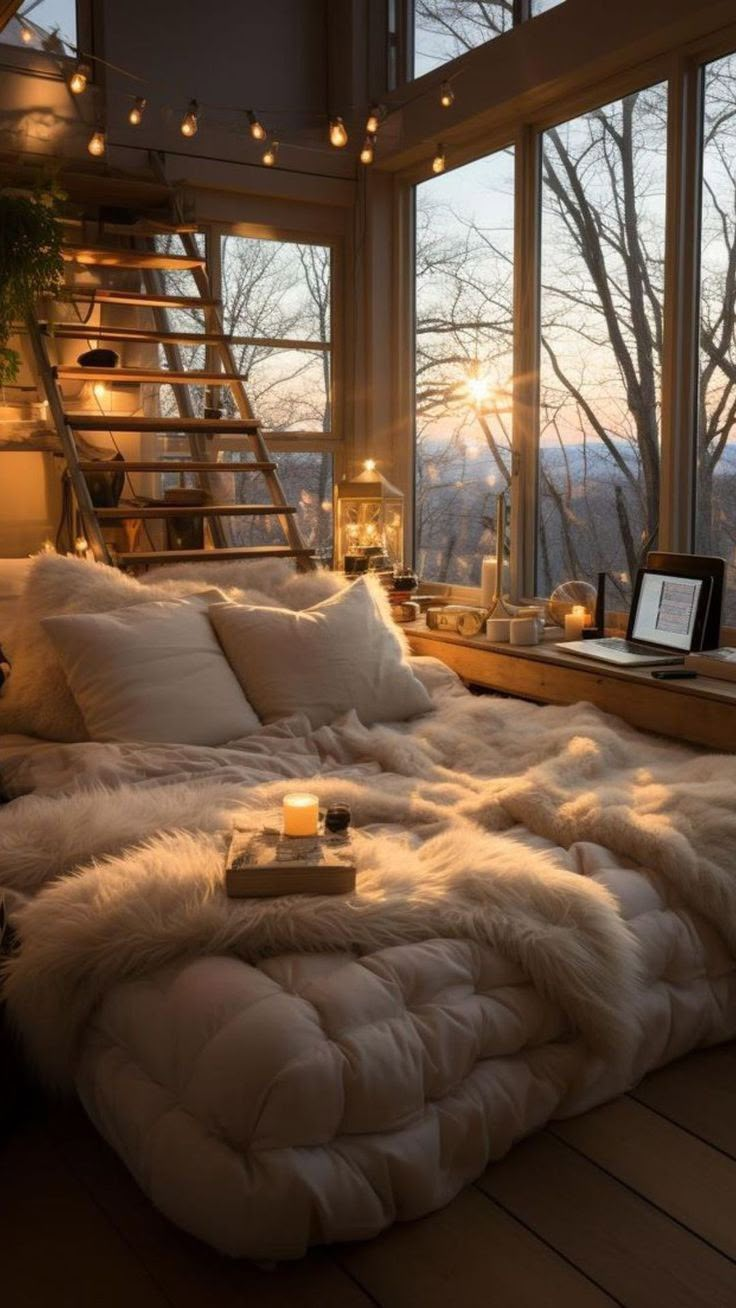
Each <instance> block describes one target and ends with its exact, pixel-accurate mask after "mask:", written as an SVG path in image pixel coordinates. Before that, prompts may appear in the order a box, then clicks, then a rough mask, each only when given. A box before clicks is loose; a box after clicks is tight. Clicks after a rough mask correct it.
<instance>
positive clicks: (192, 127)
mask: <svg viewBox="0 0 736 1308" xmlns="http://www.w3.org/2000/svg"><path fill="white" fill-rule="evenodd" d="M198 112H199V105H198V104H197V101H196V100H190V101H189V108H188V109H187V111H186V113H185V115H184V117H183V118H182V120H181V127H180V129H179V130H180V132H181V134H182V136H196V135H197V128H198V127H199V123H198V122H197V114H198Z"/></svg>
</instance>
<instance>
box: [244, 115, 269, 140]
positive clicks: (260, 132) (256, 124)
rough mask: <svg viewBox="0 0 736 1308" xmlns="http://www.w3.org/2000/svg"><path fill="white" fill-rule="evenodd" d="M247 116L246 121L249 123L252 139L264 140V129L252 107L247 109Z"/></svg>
mask: <svg viewBox="0 0 736 1308" xmlns="http://www.w3.org/2000/svg"><path fill="white" fill-rule="evenodd" d="M247 118H248V122H249V123H250V134H251V136H252V137H253V140H254V141H265V139H266V129H265V127H264V126H263V123H262V122H260V121H259V120H258V119H257V118H256V116H255V114H254V113H253V110H252V109H248V111H247Z"/></svg>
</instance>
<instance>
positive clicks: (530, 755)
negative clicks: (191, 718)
mask: <svg viewBox="0 0 736 1308" xmlns="http://www.w3.org/2000/svg"><path fill="white" fill-rule="evenodd" d="M207 575H208V580H211V579H212V573H211V572H208V574H207ZM305 585H311V586H313V585H314V582H307V583H305ZM279 598H280V599H283V594H282V593H281V594H280V596H279ZM312 598H313V594H311V593H310V595H309V599H310V600H311V599H312ZM412 671H413V673H414V675H415V676H416V677H417V679H418V680H419V681H420V682H421V684H422V685H423V687H424V688H425V690H426V691H427V694H428V695H429V696H430V698H431V712H426V713H423V714H422V715H421V716H418V717H416V718H412V719H411V720H409V721H406V722H401V723H385V722H377V723H374V724H373V725H370V726H366V725H364V723H363V722H362V721H361V720H360V719H359V718H358V716H357V715H356V713H355V712H354V711H347V712H343V713H341V714H340V715H339V716H338V717H336V718H335V719H334V720H332V721H329V722H326V723H322V724H321V725H319V726H315V725H314V724H313V723H312V722H310V721H309V719H308V718H307V717H305V716H304V715H302V714H299V713H296V714H293V715H291V716H290V717H288V718H280V719H279V720H277V721H275V722H271V723H265V724H263V725H261V726H260V727H259V728H258V729H257V730H256V731H254V732H250V733H249V734H248V735H246V736H244V737H242V738H238V739H234V740H231V741H228V742H227V743H226V744H223V745H218V746H211V745H191V744H188V745H187V744H161V743H154V744H152V743H145V742H143V743H142V742H138V743H136V742H135V741H117V742H115V741H107V742H100V741H93V740H69V741H62V742H59V741H50V740H43V739H40V738H38V737H37V736H36V737H32V736H29V735H26V734H22V733H18V732H8V733H6V734H5V735H4V736H3V737H2V739H1V741H0V777H1V778H2V782H3V786H4V788H5V791H6V794H7V796H8V797H9V798H10V800H11V802H10V803H8V804H6V805H5V806H4V807H3V809H2V810H0V884H1V885H2V887H3V890H4V893H5V897H6V901H7V902H8V904H9V905H10V909H11V912H12V914H13V917H14V921H15V923H16V926H17V929H18V931H19V933H20V936H21V941H22V944H21V949H20V951H19V953H18V955H17V956H16V957H15V958H14V959H13V960H12V962H11V965H10V967H9V969H8V970H7V974H6V979H5V998H6V1004H7V1006H8V1010H9V1013H10V1015H11V1017H12V1018H13V1020H14V1022H15V1023H16V1025H17V1026H18V1028H19V1030H20V1032H21V1034H22V1036H23V1039H24V1042H25V1045H26V1048H27V1050H28V1053H29V1056H30V1058H31V1060H32V1062H33V1064H34V1065H35V1067H36V1069H37V1072H38V1074H39V1075H40V1076H41V1077H43V1078H44V1079H45V1080H46V1082H47V1083H48V1084H49V1085H51V1086H55V1087H58V1088H60V1089H61V1090H63V1091H65V1092H68V1093H70V1092H76V1093H77V1094H78V1095H79V1096H80V1098H81V1100H82V1103H83V1104H84V1106H85V1109H86V1111H87V1112H88V1114H89V1116H90V1117H91V1119H92V1121H93V1122H94V1123H95V1125H96V1127H97V1128H98V1129H99V1131H100V1132H101V1133H102V1135H103V1136H104V1137H105V1138H106V1139H107V1140H108V1141H109V1143H110V1144H111V1145H112V1146H113V1148H114V1149H115V1150H116V1151H117V1152H118V1154H119V1155H120V1156H121V1158H122V1159H123V1160H124V1162H125V1163H126V1165H127V1166H128V1167H129V1169H130V1170H131V1172H132V1173H133V1175H134V1176H135V1178H136V1179H137V1181H138V1183H139V1184H140V1185H141V1187H142V1188H143V1189H144V1191H145V1192H146V1193H147V1194H148V1195H149V1196H150V1198H151V1200H152V1202H153V1203H154V1204H156V1205H157V1207H159V1208H160V1209H161V1211H163V1212H164V1213H165V1214H166V1215H167V1216H168V1217H169V1218H170V1219H171V1220H173V1221H174V1222H176V1223H178V1224H179V1225H180V1226H181V1227H183V1228H185V1229H186V1230H188V1231H190V1232H192V1233H193V1234H195V1235H196V1236H198V1237H200V1238H201V1239H203V1240H205V1241H208V1242H209V1243H210V1244H212V1245H213V1246H214V1247H216V1248H217V1249H219V1250H221V1251H223V1252H226V1253H228V1254H231V1255H234V1256H240V1257H249V1258H255V1259H273V1260H279V1259H290V1258H297V1257H299V1256H301V1255H302V1254H303V1253H304V1252H305V1250H306V1249H307V1248H308V1247H309V1246H310V1245H312V1244H319V1243H324V1242H330V1241H338V1240H352V1239H363V1238H368V1237H370V1236H372V1235H375V1234H376V1233H377V1232H379V1231H380V1230H382V1229H383V1228H385V1227H386V1226H388V1225H389V1224H390V1223H392V1222H394V1221H396V1220H405V1219H409V1218H414V1217H418V1216H420V1215H422V1214H424V1213H427V1212H429V1211H431V1210H433V1209H435V1208H437V1207H439V1206H440V1205H442V1204H444V1203H446V1202H448V1201H449V1200H450V1199H451V1198H452V1197H453V1196H454V1195H455V1194H456V1193H457V1192H458V1190H459V1189H460V1188H461V1187H462V1186H463V1185H464V1184H466V1183H468V1182H469V1181H471V1180H472V1179H473V1178H475V1177H477V1176H478V1175H479V1174H480V1173H481V1172H482V1171H483V1169H484V1168H485V1167H486V1166H487V1165H488V1163H489V1161H491V1160H493V1159H495V1158H499V1157H501V1156H502V1155H503V1154H504V1153H505V1152H506V1151H507V1150H508V1149H509V1148H510V1147H511V1146H512V1145H513V1143H514V1141H516V1140H518V1139H519V1138H520V1137H522V1136H524V1135H526V1134H528V1133H529V1132H531V1131H533V1130H535V1129H536V1128H538V1127H540V1126H541V1125H542V1124H543V1123H544V1122H546V1121H548V1120H549V1119H550V1118H553V1117H565V1116H570V1115H573V1114H576V1113H580V1112H582V1111H584V1110H585V1109H587V1108H589V1107H591V1106H593V1105H595V1104H598V1103H601V1102H603V1101H604V1100H606V1099H609V1098H611V1097H612V1096H614V1095H616V1094H618V1093H620V1092H622V1091H623V1090H624V1089H626V1088H627V1087H629V1086H631V1085H633V1084H634V1083H636V1082H637V1081H638V1080H639V1079H640V1078H641V1077H642V1076H643V1075H644V1074H645V1073H646V1072H647V1071H649V1070H650V1069H652V1068H654V1067H656V1066H659V1065H661V1064H663V1063H665V1062H667V1061H669V1060H671V1059H674V1058H677V1057H678V1056H680V1055H682V1054H683V1053H685V1052H687V1051H688V1050H690V1049H692V1048H694V1047H696V1046H699V1045H706V1044H711V1043H715V1042H718V1041H723V1040H727V1039H730V1038H732V1037H733V1035H734V1033H735V1032H736V969H735V967H734V954H735V952H736V913H735V912H734V908H736V903H735V902H734V901H735V900H736V880H735V879H734V875H733V873H734V868H733V850H734V836H736V816H735V815H734V809H733V794H734V781H735V780H736V761H735V760H734V759H732V758H730V757H729V758H725V757H720V758H718V757H715V756H709V755H705V754H702V753H699V752H697V751H695V750H691V749H686V748H684V747H679V746H676V745H673V744H671V743H666V742H662V741H660V740H658V739H656V738H654V737H646V736H642V735H640V734H638V733H636V732H634V731H633V730H631V729H629V728H627V727H625V726H624V725H623V724H621V723H620V722H618V721H616V720H615V719H611V718H609V717H606V716H604V715H602V714H601V713H599V712H598V711H596V710H595V709H593V708H591V707H590V706H588V705H576V706H573V707H572V708H566V709H559V708H552V707H548V708H538V707H535V706H533V705H529V704H523V703H519V702H514V701H511V700H502V699H497V698H494V697H492V696H484V697H476V696H472V695H471V694H469V693H468V692H467V691H466V690H465V689H464V687H463V686H462V685H461V684H460V682H459V681H458V680H457V679H456V678H455V677H454V675H453V674H451V673H450V672H449V671H448V670H447V669H446V668H444V667H443V666H442V665H441V664H438V663H436V662H435V661H434V660H431V659H419V660H414V661H413V662H412ZM13 675H15V670H14V673H13ZM11 682H12V678H11ZM295 783H296V785H297V788H300V789H301V788H304V786H305V784H306V783H308V788H309V789H310V790H314V791H315V792H316V793H317V794H318V795H319V796H320V799H321V801H322V802H325V803H326V802H328V801H329V800H340V801H342V802H347V803H349V804H350V806H351V809H352V812H353V818H354V828H355V841H356V859H357V865H358V891H357V893H356V895H355V896H347V897H342V896H335V897H333V898H330V899H326V898H311V897H306V898H303V899H299V900H296V899H295V898H290V899H276V900H263V901H259V902H254V901H245V900H243V901H238V900H234V901H231V900H228V899H227V898H226V897H225V895H224V892H223V887H222V878H223V866H224V857H225V849H226V845H227V840H228V834H229V832H230V830H231V828H232V826H233V824H234V823H236V822H237V823H238V824H241V825H251V824H252V825H254V826H256V827H257V826H258V824H259V823H260V822H262V820H263V818H264V817H265V816H266V815H268V814H269V813H271V812H272V811H273V809H274V807H277V806H278V804H279V803H280V800H281V798H282V796H283V795H284V793H285V792H286V791H288V790H289V789H293V788H294V786H295Z"/></svg>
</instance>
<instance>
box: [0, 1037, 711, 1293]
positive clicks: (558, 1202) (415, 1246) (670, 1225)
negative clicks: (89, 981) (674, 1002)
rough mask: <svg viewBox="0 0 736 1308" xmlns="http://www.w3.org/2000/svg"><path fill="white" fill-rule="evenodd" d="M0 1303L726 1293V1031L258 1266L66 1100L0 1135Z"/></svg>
mask: <svg viewBox="0 0 736 1308" xmlns="http://www.w3.org/2000/svg"><path fill="white" fill-rule="evenodd" d="M0 1304H2V1305H3V1308H66V1306H67V1305H69V1308H123V1306H124V1305H125V1308H165V1305H170V1306H172V1308H236V1305H254V1306H255V1305H257V1306H258V1308H287V1306H288V1308H366V1306H367V1305H370V1304H373V1305H376V1304H377V1305H381V1308H414V1305H421V1308H476V1306H477V1308H481V1306H482V1308H604V1305H612V1304H620V1305H625V1306H626V1308H736V1046H733V1045H731V1046H727V1047H723V1048H720V1049H714V1050H708V1051H705V1052H702V1053H698V1054H695V1055H692V1056H691V1057H689V1058H686V1059H683V1060H682V1061H681V1062H679V1063H676V1064H673V1065H672V1066H671V1067H669V1068H665V1069H663V1070H662V1071H660V1072H657V1073H655V1074H654V1075H653V1076H650V1077H649V1078H648V1079H647V1080H646V1081H645V1082H644V1084H643V1085H642V1086H640V1087H639V1089H638V1090H636V1091H635V1092H634V1093H633V1094H631V1095H627V1096H626V1097H625V1098H624V1099H619V1100H617V1101H616V1102H615V1103H612V1104H608V1105H606V1106H605V1107H603V1108H600V1109H596V1110H595V1111H594V1112H591V1113H588V1114H587V1115H586V1116H585V1117H580V1118H577V1119H575V1120H574V1121H569V1122H564V1123H559V1124H555V1125H553V1126H551V1127H550V1128H549V1129H548V1130H546V1131H543V1132H541V1134H539V1135H536V1136H534V1137H533V1138H532V1139H530V1140H528V1141H526V1142H524V1143H522V1144H520V1145H519V1146H518V1147H517V1148H516V1149H515V1150H514V1151H513V1152H512V1154H511V1155H510V1156H509V1157H508V1158H507V1159H505V1160H504V1161H502V1162H501V1163H497V1164H495V1165H494V1166H493V1167H492V1168H490V1169H489V1170H488V1171H487V1172H486V1173H485V1175H484V1176H483V1177H481V1179H480V1180H479V1181H478V1183H477V1184H476V1185H474V1186H471V1187H470V1188H469V1189H467V1190H465V1191H464V1192H463V1193H462V1194H461V1195H460V1196H459V1197H458V1198H457V1199H456V1200H455V1202H454V1203H453V1204H451V1205H450V1206H449V1207H448V1208H445V1209H444V1210H443V1211H442V1212H439V1213H435V1214H434V1215H432V1216H431V1217H427V1218H425V1219H424V1220H423V1221H420V1222H413V1223H410V1224H408V1225H399V1226H395V1227H393V1229H392V1230H390V1231H388V1232H386V1234H385V1235H383V1236H381V1237H379V1238H378V1239H376V1240H372V1241H369V1242H367V1243H365V1244H358V1245H339V1246H333V1247H332V1248H330V1249H328V1250H318V1251H316V1252H315V1253H313V1254H312V1255H310V1256H309V1257H308V1258H307V1259H305V1260H304V1261H303V1262H300V1263H296V1264H290V1265H282V1266H281V1267H279V1268H277V1269H275V1270H274V1271H271V1272H268V1271H261V1270H258V1269H257V1268H254V1267H252V1266H250V1265H248V1264H246V1263H237V1262H232V1261H230V1260H228V1259H225V1258H221V1257H219V1256H218V1255H217V1254H214V1253H213V1252H211V1251H210V1250H209V1249H207V1248H205V1247H204V1246H203V1245H200V1244H199V1243H197V1242H196V1241H195V1240H192V1239H190V1238H188V1237H186V1236H184V1235H182V1234H181V1233H180V1232H178V1231H177V1230H175V1228H174V1227H172V1226H170V1225H169V1223H168V1222H166V1221H165V1219H164V1218H163V1217H161V1216H159V1214H158V1213H156V1212H155V1210H154V1209H153V1208H151V1206H150V1205H149V1203H148V1202H147V1200H146V1199H145V1198H144V1196H143V1195H142V1194H141V1193H140V1191H139V1190H138V1189H137V1187H136V1186H135V1184H134V1183H133V1182H132V1181H131V1180H130V1179H129V1177H128V1174H127V1172H126V1171H125V1169H124V1168H123V1167H122V1165H121V1164H120V1163H119V1162H118V1161H117V1159H116V1158H115V1156H114V1155H113V1154H112V1153H111V1152H110V1150H109V1149H108V1148H107V1146H106V1145H104V1144H103V1142H102V1141H101V1140H100V1139H99V1138H98V1137H97V1135H96V1134H95V1132H94V1131H93V1130H92V1128H91V1127H90V1126H88V1124H87V1122H86V1119H85V1118H84V1116H83V1115H82V1113H81V1112H80V1111H78V1110H76V1109H73V1110H72V1109H65V1110H64V1111H59V1110H55V1111H54V1112H52V1113H51V1114H49V1113H46V1114H43V1113H41V1112H39V1113H37V1114H34V1115H33V1116H32V1117H31V1119H30V1120H29V1121H27V1122H26V1123H25V1124H24V1125H23V1126H22V1127H20V1128H18V1129H17V1130H16V1132H15V1133H14V1135H13V1136H12V1137H11V1138H10V1139H9V1140H6V1141H5V1142H4V1143H3V1145H2V1149H1V1150H0Z"/></svg>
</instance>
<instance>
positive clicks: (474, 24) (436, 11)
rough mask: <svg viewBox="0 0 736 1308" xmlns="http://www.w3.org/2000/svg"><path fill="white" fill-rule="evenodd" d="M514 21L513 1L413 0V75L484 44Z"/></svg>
mask: <svg viewBox="0 0 736 1308" xmlns="http://www.w3.org/2000/svg"><path fill="white" fill-rule="evenodd" d="M513 23H514V3H513V0H414V76H415V77H420V76H421V74H422V73H427V72H429V71H430V69H432V68H438V67H439V66H440V65H441V64H446V63H447V62H448V60H450V59H455V58H456V57H457V55H461V54H464V53H465V51H466V50H472V49H473V48H474V47H475V46H477V45H484V44H485V42H486V41H490V40H491V39H492V38H493V37H494V36H500V35H501V33H502V32H507V31H509V30H510V29H511V28H512V27H513Z"/></svg>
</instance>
